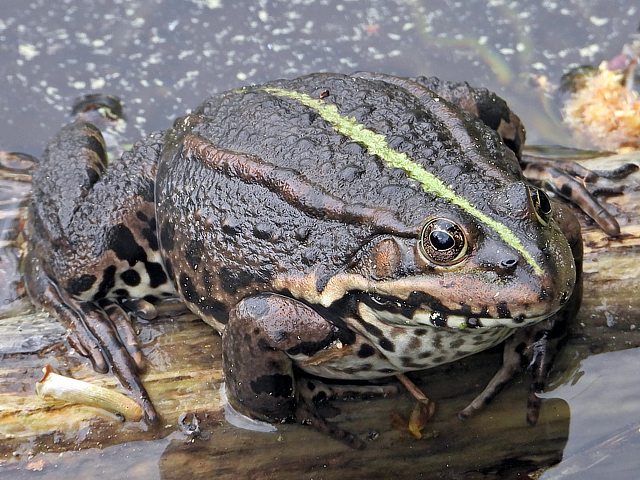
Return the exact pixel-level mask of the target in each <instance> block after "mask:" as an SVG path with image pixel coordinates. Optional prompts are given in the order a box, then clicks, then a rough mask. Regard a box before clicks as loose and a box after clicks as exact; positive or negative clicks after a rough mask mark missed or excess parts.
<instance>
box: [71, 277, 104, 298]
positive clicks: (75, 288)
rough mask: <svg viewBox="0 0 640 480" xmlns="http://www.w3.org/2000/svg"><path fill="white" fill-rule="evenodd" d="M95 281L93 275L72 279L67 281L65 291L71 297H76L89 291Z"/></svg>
mask: <svg viewBox="0 0 640 480" xmlns="http://www.w3.org/2000/svg"><path fill="white" fill-rule="evenodd" d="M96 280H97V279H96V276H95V275H86V274H85V275H81V276H79V277H76V278H72V279H71V280H69V283H67V290H68V292H69V293H70V294H72V295H78V294H80V293H82V292H86V291H87V290H89V289H91V287H93V284H94V283H95V282H96Z"/></svg>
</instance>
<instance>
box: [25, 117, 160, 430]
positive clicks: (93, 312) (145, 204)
mask: <svg viewBox="0 0 640 480" xmlns="http://www.w3.org/2000/svg"><path fill="white" fill-rule="evenodd" d="M159 144H160V140H159V137H158V136H157V135H156V136H153V135H152V136H150V137H149V138H148V139H147V140H145V141H144V142H142V143H140V144H138V145H136V146H135V147H134V149H133V150H132V151H131V152H129V153H127V154H126V155H125V156H126V158H125V157H123V159H121V160H118V162H119V165H118V166H117V168H113V169H110V170H109V171H107V170H106V166H107V157H106V153H105V144H104V140H103V138H102V135H101V133H100V131H99V130H98V129H97V128H96V127H95V126H93V125H92V124H90V123H86V122H80V121H75V122H73V123H71V124H69V125H67V126H66V127H64V128H63V129H62V130H61V131H60V133H59V134H58V135H57V136H56V137H54V139H53V140H52V141H51V142H50V143H49V145H48V147H47V149H46V151H45V155H44V156H43V159H42V161H40V162H39V164H38V166H37V168H36V170H35V172H34V174H33V193H32V199H33V201H32V204H31V208H30V211H29V237H30V238H29V248H30V252H29V255H28V258H27V262H26V266H25V281H26V284H27V290H28V292H29V294H30V296H31V298H32V299H33V300H34V301H35V302H36V303H39V304H41V305H42V306H43V307H45V308H46V309H47V310H49V311H50V312H51V313H54V314H56V315H57V316H58V318H59V319H60V320H61V321H62V322H63V323H64V324H65V326H66V327H67V329H68V330H69V331H70V334H69V337H68V338H69V342H70V343H71V344H72V345H73V346H74V347H75V349H76V350H77V351H78V352H79V353H80V354H82V355H84V356H86V357H88V358H89V359H90V360H91V362H92V364H93V366H94V368H95V370H96V371H98V372H106V371H108V370H109V367H111V369H112V370H113V372H114V373H115V374H116V376H117V377H118V379H119V380H120V382H121V383H122V385H123V386H124V387H125V388H126V389H127V390H128V391H129V392H130V393H131V394H132V396H133V397H135V398H136V399H139V400H140V401H141V404H142V407H143V410H144V412H145V415H146V419H147V421H149V422H150V423H154V422H156V421H157V420H158V416H157V413H156V411H155V409H154V408H153V406H152V404H151V402H150V400H149V397H148V395H147V392H146V390H145V389H144V387H143V385H142V383H141V381H140V379H139V376H138V375H139V372H140V371H141V370H142V368H143V360H142V353H141V350H140V347H139V346H138V344H137V342H136V340H135V338H136V334H135V332H134V330H133V326H132V324H131V322H130V320H129V318H128V315H127V314H126V312H124V310H123V309H122V308H121V307H120V306H119V305H118V304H117V303H115V302H114V301H113V300H111V298H115V297H117V298H122V297H127V296H128V295H129V293H130V291H132V292H134V291H135V292H138V291H141V289H146V287H147V284H149V285H150V286H151V287H153V286H154V282H155V283H157V285H155V286H156V287H159V288H162V287H163V285H164V284H165V283H166V274H165V273H164V272H163V270H162V267H161V266H160V264H159V263H157V261H156V260H155V258H152V257H151V256H149V255H156V256H157V257H158V258H159V254H157V252H156V250H157V239H156V237H155V235H156V234H155V218H154V217H153V215H152V213H150V212H153V201H152V200H153V179H152V174H151V172H152V171H153V169H154V168H155V163H156V159H157V156H158V152H159ZM145 212H146V213H145ZM145 229H146V230H145ZM144 242H146V243H144ZM144 247H148V248H144ZM154 247H155V250H154ZM142 266H144V268H142ZM136 269H137V270H136ZM154 272H155V273H156V275H155V276H153V275H152V273H154ZM143 274H144V275H147V276H148V277H149V278H145V277H144V275H143ZM138 285H139V286H138ZM124 287H126V289H125V288H124ZM136 289H137V290H136ZM156 290H158V288H156ZM145 292H146V290H145ZM153 292H155V291H152V293H153ZM145 294H146V293H143V294H142V295H145Z"/></svg>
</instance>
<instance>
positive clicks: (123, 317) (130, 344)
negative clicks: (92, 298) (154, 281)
mask: <svg viewBox="0 0 640 480" xmlns="http://www.w3.org/2000/svg"><path fill="white" fill-rule="evenodd" d="M100 305H101V306H102V308H103V309H104V311H105V313H106V314H107V315H108V316H109V319H110V320H111V322H112V323H113V326H114V327H115V329H116V333H117V334H118V338H119V339H120V344H121V345H122V346H124V348H125V349H126V351H127V353H128V354H129V357H131V359H132V360H133V362H134V363H135V366H136V368H137V371H138V372H144V370H145V368H146V362H145V359H144V354H143V353H142V349H141V348H140V344H139V343H138V336H137V333H136V331H135V330H134V328H133V324H132V323H131V320H130V319H129V315H127V313H126V312H125V311H124V310H123V308H122V307H121V306H120V305H118V304H117V303H116V302H113V301H111V300H105V301H103V302H101V303H100ZM152 306H153V305H152Z"/></svg>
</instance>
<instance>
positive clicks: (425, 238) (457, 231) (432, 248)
mask: <svg viewBox="0 0 640 480" xmlns="http://www.w3.org/2000/svg"><path fill="white" fill-rule="evenodd" d="M418 247H419V249H420V253H421V254H422V255H424V257H425V258H426V259H427V260H429V261H431V262H433V263H435V264H436V265H440V266H450V265H455V264H456V263H458V262H460V261H462V260H463V259H464V258H465V257H466V256H467V253H468V250H469V248H468V242H467V237H466V236H465V234H464V231H463V230H462V228H460V227H459V226H458V225H457V224H455V223H453V222H452V221H451V220H447V219H446V218H434V219H431V220H429V221H428V222H427V223H426V224H425V226H424V227H423V229H422V233H421V234H420V240H419V242H418Z"/></svg>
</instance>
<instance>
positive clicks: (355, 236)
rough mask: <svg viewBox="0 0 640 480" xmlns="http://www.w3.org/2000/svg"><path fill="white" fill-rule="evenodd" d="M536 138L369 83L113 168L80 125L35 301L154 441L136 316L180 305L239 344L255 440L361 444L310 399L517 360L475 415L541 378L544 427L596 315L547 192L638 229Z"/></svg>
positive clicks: (213, 116) (36, 224)
mask: <svg viewBox="0 0 640 480" xmlns="http://www.w3.org/2000/svg"><path fill="white" fill-rule="evenodd" d="M525 136H526V135H525V130H524V127H523V125H522V122H521V121H520V119H519V117H518V116H517V115H516V114H515V113H513V112H512V111H511V110H510V109H509V108H508V106H507V104H506V102H505V101H504V100H503V99H502V98H500V97H499V96H498V95H496V94H495V93H493V92H491V91H489V90H486V89H483V88H474V87H470V86H469V85H468V84H467V83H465V82H448V81H443V80H440V79H438V78H436V77H416V78H404V77H397V76H394V75H388V74H382V73H368V72H358V73H354V74H339V73H314V74H309V75H305V76H302V77H298V78H295V79H285V80H276V81H272V82H268V83H264V84H258V85H250V86H245V87H241V88H236V89H233V90H229V91H226V92H223V93H219V94H215V95H213V96H211V97H209V98H208V99H207V100H206V101H205V102H204V103H202V104H201V105H200V106H199V107H197V108H196V109H194V110H193V111H192V112H191V113H189V114H187V115H185V116H183V117H181V118H178V119H176V120H175V122H174V124H173V126H172V127H170V128H168V129H167V130H164V131H159V132H155V133H151V134H150V135H148V136H147V137H146V138H144V139H142V140H141V141H139V142H138V143H136V144H135V145H134V146H133V148H132V149H131V150H129V151H127V152H125V153H123V154H122V156H121V157H119V158H116V159H113V160H110V161H108V159H107V154H106V147H105V142H104V139H103V138H102V135H101V133H100V130H99V129H98V128H96V127H95V126H94V125H93V124H92V123H90V122H86V121H82V120H76V121H74V122H72V123H70V124H68V125H66V126H65V127H63V128H62V129H61V130H60V132H59V133H58V134H57V135H56V136H55V137H54V138H53V139H52V140H51V141H50V142H49V144H48V146H47V148H46V150H45V152H44V155H43V159H42V160H41V161H40V162H39V163H38V166H37V168H36V169H35V171H34V173H33V193H32V202H31V205H30V212H29V224H28V237H29V247H30V248H29V252H28V254H27V258H26V261H25V265H26V271H25V277H26V283H27V288H28V291H29V293H30V295H31V297H32V298H33V299H34V301H35V302H36V303H37V304H39V305H41V306H43V307H44V308H45V309H47V310H49V311H51V312H53V313H54V314H55V315H57V316H58V318H59V319H60V320H61V321H62V322H63V323H64V324H65V325H66V327H67V329H68V337H67V339H68V342H69V344H70V346H72V347H73V348H74V349H75V350H76V351H77V352H78V353H79V354H80V355H82V356H85V357H87V358H88V359H89V360H90V361H91V362H92V364H93V367H94V369H95V370H96V371H98V372H103V373H106V372H108V371H109V370H111V371H112V372H113V373H114V374H115V375H116V376H117V377H118V379H119V380H120V382H121V383H122V385H123V387H124V388H125V389H126V390H127V391H128V393H129V394H130V395H131V396H132V397H133V398H135V399H137V400H138V401H139V402H140V403H141V405H142V406H143V409H144V412H145V417H146V421H147V422H149V423H151V424H154V423H157V422H158V421H159V416H158V414H157V412H156V410H155V408H154V406H153V403H152V402H151V400H150V398H149V395H148V393H147V391H146V389H145V387H144V384H143V383H142V381H141V379H140V374H141V373H142V372H143V371H144V369H145V360H144V355H143V353H142V349H141V347H140V345H139V343H138V340H137V335H136V331H135V328H134V325H133V323H132V321H131V316H132V315H133V316H135V315H139V316H144V315H145V312H146V313H148V312H152V311H153V309H152V308H151V307H149V305H151V306H152V305H153V304H156V303H158V302H161V301H163V300H164V299H171V298H178V299H180V300H181V301H182V302H184V304H185V305H186V306H187V307H188V309H189V310H191V311H192V312H193V313H195V314H196V315H198V316H199V317H200V318H201V319H202V320H203V321H205V322H206V323H208V324H209V325H211V326H212V327H213V329H215V330H216V331H217V332H218V333H219V334H220V335H221V336H222V358H223V368H224V376H225V386H226V393H227V398H228V401H229V403H230V405H231V406H232V407H233V408H235V409H236V410H237V411H239V412H240V413H243V414H246V415H248V416H250V417H252V418H256V419H259V420H264V421H267V422H271V423H278V422H283V421H289V420H298V421H302V422H307V423H312V424H314V425H315V426H317V427H318V428H319V429H321V430H325V431H328V432H329V433H331V434H332V435H333V436H334V437H336V438H338V439H341V440H344V441H346V442H347V443H352V444H353V443H354V442H355V443H357V442H358V440H357V436H355V435H353V434H350V433H349V432H344V431H343V430H341V429H340V428H339V427H337V426H335V425H333V424H332V423H329V422H328V421H326V420H325V419H324V418H322V416H321V415H320V414H319V413H318V409H317V408H315V406H314V402H315V401H316V400H318V397H319V395H317V396H314V393H313V390H314V388H315V383H313V382H312V380H309V379H320V380H322V381H327V382H331V381H334V380H337V381H347V382H348V381H353V382H354V383H357V382H376V381H379V380H381V379H387V378H389V377H391V378H393V377H394V376H397V375H404V374H405V373H407V372H412V371H420V370H425V369H429V368H432V367H436V366H439V365H443V364H446V363H450V362H454V361H456V360H459V359H461V358H464V357H467V356H469V355H472V354H475V353H478V352H480V351H483V350H486V349H489V348H492V347H495V346H496V345H498V344H500V343H505V353H504V361H503V365H502V367H501V368H500V369H499V371H498V372H497V373H496V375H495V376H494V377H493V379H492V380H491V381H490V383H489V385H488V386H487V387H486V388H485V390H484V391H483V392H481V393H480V394H478V396H477V397H476V398H475V399H474V400H473V401H472V402H471V403H470V404H469V406H468V407H466V408H465V409H464V410H463V411H462V412H461V413H460V415H461V417H467V416H469V415H471V414H473V413H475V412H476V411H477V410H479V409H480V408H482V407H483V406H484V405H485V404H486V403H488V402H489V401H490V400H491V399H492V398H493V397H494V396H495V395H496V394H497V392H498V391H499V390H500V389H501V388H502V386H503V385H504V384H505V383H506V382H508V381H509V380H510V379H511V378H512V377H513V376H514V375H515V374H516V373H517V372H518V371H520V369H521V366H522V365H529V370H530V371H531V372H532V388H531V393H530V395H529V400H528V402H529V409H528V412H529V413H528V414H527V415H528V417H529V418H528V419H529V420H530V423H534V422H535V419H536V417H537V413H535V412H536V411H537V405H539V400H538V398H537V396H536V395H535V393H536V392H539V391H540V390H541V389H542V388H543V387H544V381H545V378H546V375H547V373H548V371H549V369H550V367H551V365H552V362H553V357H554V355H555V351H556V350H557V346H558V345H559V344H560V343H561V342H562V339H563V338H564V336H565V335H566V330H567V325H568V324H569V322H570V321H571V320H572V319H574V318H575V316H576V313H577V311H578V308H579V306H580V300H581V293H582V255H583V254H582V239H581V233H580V224H579V222H578V220H577V217H576V215H575V214H574V213H573V211H572V209H571V208H570V207H569V206H567V205H566V204H565V203H564V202H562V201H560V200H559V199H558V198H557V195H551V196H550V195H548V194H547V193H546V192H545V189H547V190H551V191H553V192H555V193H556V194H559V195H562V196H564V197H567V198H569V199H571V200H572V201H574V203H576V204H577V205H578V206H579V207H581V208H582V209H583V210H584V211H585V212H586V213H587V214H589V215H590V216H591V217H592V218H593V219H594V220H595V221H597V222H598V223H599V225H601V227H602V228H603V229H605V231H607V232H608V233H610V234H611V235H614V236H615V235H617V234H618V233H619V226H618V223H617V221H616V219H615V218H614V217H613V216H612V215H611V214H609V213H608V212H607V210H606V209H605V208H604V207H603V206H602V205H600V204H599V203H598V201H597V200H596V199H595V198H594V197H593V196H592V195H591V194H590V193H589V192H588V191H587V190H586V188H585V187H584V186H583V185H582V184H581V183H580V182H579V181H576V179H575V178H574V177H575V176H576V170H575V169H571V168H569V169H564V170H563V169H562V168H561V167H558V166H556V165H549V164H548V163H545V162H540V161H537V160H536V159H532V158H527V157H526V156H525V155H523V146H524V141H525ZM528 171H529V172H531V179H529V178H527V172H528ZM543 187H544V188H543ZM147 307H149V308H147ZM150 315H151V316H152V314H150ZM323 391H324V390H323ZM304 392H307V394H308V395H305V394H304ZM309 392H310V393H309Z"/></svg>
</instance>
